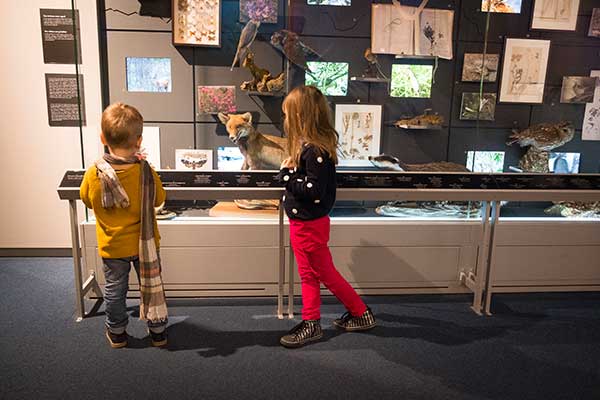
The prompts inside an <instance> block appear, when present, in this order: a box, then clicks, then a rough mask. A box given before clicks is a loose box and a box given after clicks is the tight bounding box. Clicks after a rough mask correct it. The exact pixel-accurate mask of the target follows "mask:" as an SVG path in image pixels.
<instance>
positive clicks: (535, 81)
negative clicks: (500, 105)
mask: <svg viewBox="0 0 600 400" xmlns="http://www.w3.org/2000/svg"><path fill="white" fill-rule="evenodd" d="M549 53H550V41H549V40H537V39H506V43H505V46H504V63H503V65H502V80H501V82H500V102H505V103H530V104H540V103H542V102H543V100H544V84H545V83H546V70H547V69H548V56H549Z"/></svg>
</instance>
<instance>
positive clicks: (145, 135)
mask: <svg viewBox="0 0 600 400" xmlns="http://www.w3.org/2000/svg"><path fill="white" fill-rule="evenodd" d="M140 150H141V153H142V154H145V155H146V161H148V163H150V165H151V166H152V168H154V169H161V168H162V166H161V163H160V128H159V127H158V126H144V129H143V131H142V144H141V145H140Z"/></svg>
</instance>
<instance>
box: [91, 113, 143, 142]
mask: <svg viewBox="0 0 600 400" xmlns="http://www.w3.org/2000/svg"><path fill="white" fill-rule="evenodd" d="M101 128H102V134H103V135H104V139H105V140H106V144H107V145H108V146H110V147H113V148H121V149H122V148H130V147H133V146H135V144H136V142H137V140H138V138H139V137H140V136H142V130H143V129H144V118H142V114H140V112H139V111H138V110H137V109H136V108H135V107H132V106H130V105H127V104H123V103H114V104H111V105H110V106H108V107H106V109H105V110H104V112H103V113H102V122H101Z"/></svg>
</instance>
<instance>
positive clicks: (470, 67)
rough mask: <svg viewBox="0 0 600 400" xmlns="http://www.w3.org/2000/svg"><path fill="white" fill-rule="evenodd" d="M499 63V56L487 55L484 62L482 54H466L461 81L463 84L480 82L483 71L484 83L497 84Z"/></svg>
mask: <svg viewBox="0 0 600 400" xmlns="http://www.w3.org/2000/svg"><path fill="white" fill-rule="evenodd" d="M499 62H500V55H499V54H486V55H485V62H484V60H483V54H481V53H465V58H464V62H463V70H462V79H461V80H462V81H463V82H480V81H481V72H482V70H483V81H484V82H496V79H497V77H498V63H499Z"/></svg>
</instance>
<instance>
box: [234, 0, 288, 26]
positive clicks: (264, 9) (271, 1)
mask: <svg viewBox="0 0 600 400" xmlns="http://www.w3.org/2000/svg"><path fill="white" fill-rule="evenodd" d="M278 10H279V0H240V22H248V21H249V20H251V19H253V20H255V21H259V22H261V23H263V24H276V23H277V14H278Z"/></svg>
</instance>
